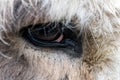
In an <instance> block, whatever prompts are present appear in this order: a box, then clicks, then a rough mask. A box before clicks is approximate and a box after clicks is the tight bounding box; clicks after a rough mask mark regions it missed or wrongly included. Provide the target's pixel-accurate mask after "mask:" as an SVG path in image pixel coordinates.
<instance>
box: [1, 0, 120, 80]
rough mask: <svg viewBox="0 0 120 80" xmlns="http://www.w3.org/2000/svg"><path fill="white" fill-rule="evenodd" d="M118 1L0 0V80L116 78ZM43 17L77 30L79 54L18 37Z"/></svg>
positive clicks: (119, 56)
mask: <svg viewBox="0 0 120 80" xmlns="http://www.w3.org/2000/svg"><path fill="white" fill-rule="evenodd" d="M119 5H120V0H0V80H120V77H119V76H120V6H119ZM47 22H62V23H63V24H65V25H66V27H67V28H70V29H75V30H77V31H78V34H77V35H78V37H79V35H82V45H83V53H82V55H81V56H80V57H77V58H73V57H71V56H69V55H68V54H67V52H66V50H68V51H70V52H71V50H69V49H64V50H65V51H64V50H62V49H56V48H43V47H36V46H34V45H32V44H30V43H29V42H27V41H26V40H24V39H23V38H22V37H21V36H20V33H19V31H20V30H21V29H22V28H24V27H27V26H29V25H31V24H39V23H47ZM69 23H72V24H74V25H70V24H69ZM72 53H75V52H74V51H72Z"/></svg>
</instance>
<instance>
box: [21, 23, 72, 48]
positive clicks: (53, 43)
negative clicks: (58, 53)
mask: <svg viewBox="0 0 120 80" xmlns="http://www.w3.org/2000/svg"><path fill="white" fill-rule="evenodd" d="M21 32H22V36H23V38H25V39H26V40H27V41H29V42H30V43H32V44H33V45H35V46H40V47H41V46H42V47H43V46H44V47H66V46H68V45H71V46H74V41H73V39H72V38H71V37H70V34H71V35H72V34H74V33H73V32H72V31H71V30H69V29H65V25H63V24H62V23H45V24H37V25H34V26H33V25H30V26H28V27H26V28H24V29H22V30H21Z"/></svg>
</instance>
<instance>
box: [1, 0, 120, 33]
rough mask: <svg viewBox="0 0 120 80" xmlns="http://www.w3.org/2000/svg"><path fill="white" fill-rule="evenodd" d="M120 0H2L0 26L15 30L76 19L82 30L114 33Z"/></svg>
mask: <svg viewBox="0 0 120 80" xmlns="http://www.w3.org/2000/svg"><path fill="white" fill-rule="evenodd" d="M118 2H119V0H115V1H114V0H109V1H106V0H102V1H101V0H0V29H1V31H12V32H13V31H18V30H20V29H21V28H22V27H24V26H27V25H30V24H36V23H45V22H55V21H58V22H59V21H63V22H64V23H65V24H67V23H69V22H70V21H71V20H72V19H73V20H76V23H77V24H78V25H76V26H77V27H78V28H80V29H83V28H89V29H90V28H91V27H98V28H99V29H104V30H105V31H106V29H107V31H108V32H113V31H112V28H113V26H112V25H114V23H116V22H117V23H118V24H116V25H119V24H120V20H119V19H120V18H119V17H120V16H119V11H118V9H119V7H118V4H117V3H118ZM103 5H104V6H103ZM110 17H111V18H110ZM114 19H115V21H114ZM104 21H106V24H105V23H104ZM101 25H103V27H101ZM107 25H109V26H107Z"/></svg>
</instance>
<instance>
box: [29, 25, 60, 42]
mask: <svg viewBox="0 0 120 80" xmlns="http://www.w3.org/2000/svg"><path fill="white" fill-rule="evenodd" d="M30 32H31V34H32V35H33V36H34V37H35V38H36V39H40V40H46V41H48V40H49V41H53V40H56V39H57V38H58V37H59V36H60V35H61V32H62V31H61V30H60V26H59V25H57V24H52V23H51V24H50V23H49V24H46V25H43V26H40V25H39V26H35V27H33V28H31V29H30Z"/></svg>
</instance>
